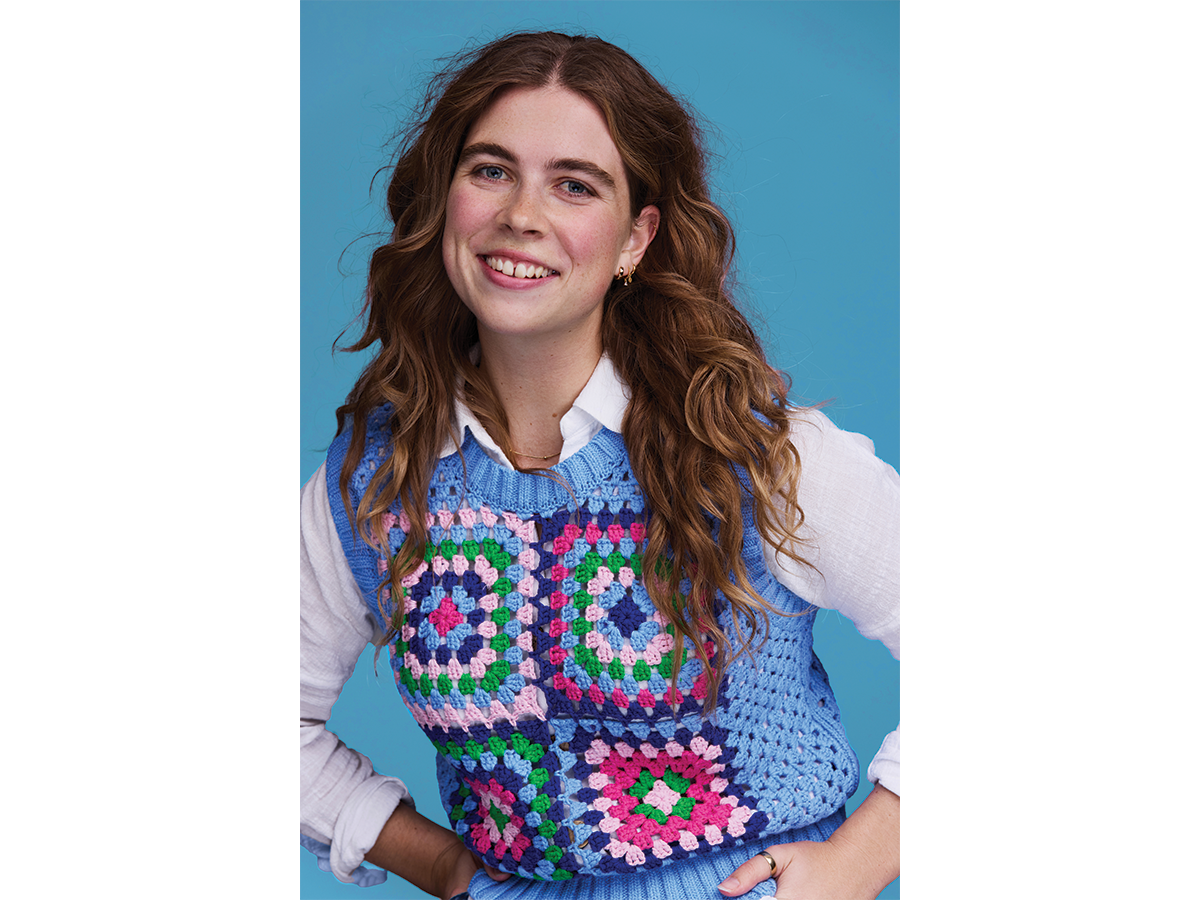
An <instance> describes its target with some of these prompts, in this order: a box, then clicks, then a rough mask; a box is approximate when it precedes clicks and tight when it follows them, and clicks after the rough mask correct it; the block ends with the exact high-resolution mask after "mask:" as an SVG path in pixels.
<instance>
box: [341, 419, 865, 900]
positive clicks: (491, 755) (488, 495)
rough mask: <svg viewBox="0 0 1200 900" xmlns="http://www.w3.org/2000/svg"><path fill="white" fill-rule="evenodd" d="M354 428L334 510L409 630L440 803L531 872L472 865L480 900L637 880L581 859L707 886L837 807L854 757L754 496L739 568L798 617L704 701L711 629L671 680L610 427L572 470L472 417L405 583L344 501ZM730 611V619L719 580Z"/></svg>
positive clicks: (389, 620) (647, 892) (642, 531)
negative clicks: (514, 448)
mask: <svg viewBox="0 0 1200 900" xmlns="http://www.w3.org/2000/svg"><path fill="white" fill-rule="evenodd" d="M387 415H388V410H387V409H386V408H384V409H381V410H379V411H377V412H376V413H375V414H373V415H372V417H371V418H370V420H369V421H368V424H367V447H366V452H365V453H364V456H363V460H362V461H361V462H360V464H359V465H358V467H357V468H356V470H355V472H354V473H353V476H352V478H351V484H350V493H351V505H352V508H356V507H357V505H358V503H359V502H360V501H361V499H362V497H363V493H364V492H365V490H366V486H367V484H368V482H369V481H370V478H371V477H372V475H373V474H374V472H375V470H376V468H377V467H378V466H379V464H380V463H382V462H383V461H385V460H386V458H387V453H388V439H389V434H388V430H387ZM347 445H348V435H342V436H341V437H339V438H338V439H337V440H336V441H335V442H334V444H333V446H332V447H331V449H330V451H329V456H328V460H327V467H328V473H327V474H328V488H329V495H330V506H331V508H332V509H333V514H334V519H335V522H336V524H337V527H338V532H339V535H340V537H341V540H342V544H343V548H344V549H345V552H346V556H347V559H348V560H349V562H350V567H351V570H352V571H353V573H354V576H355V578H356V580H357V581H358V583H359V585H360V587H361V588H362V591H363V594H364V596H365V597H366V598H367V602H368V605H369V606H370V607H371V609H372V612H373V613H374V615H375V616H376V617H377V619H378V620H379V622H380V625H381V626H382V627H383V628H384V629H385V630H386V629H387V628H388V627H389V625H394V626H395V627H396V629H397V634H396V635H395V639H394V640H393V642H392V644H391V651H392V667H393V671H394V673H395V676H396V684H397V688H398V690H399V692H400V694H401V696H402V697H403V699H404V702H405V704H406V705H407V706H408V708H409V710H410V711H411V712H412V714H413V716H414V718H415V719H416V721H417V722H418V724H419V725H420V726H421V727H422V729H423V730H424V731H425V733H426V734H427V735H428V736H429V738H430V740H431V741H432V742H433V744H434V746H435V747H436V748H437V750H438V780H439V785H440V788H441V794H442V802H443V804H444V806H445V808H446V811H447V814H448V815H449V817H450V821H451V823H452V825H453V827H454V828H455V829H456V830H457V831H458V833H459V834H460V835H462V837H463V839H464V840H465V841H466V843H467V844H468V846H470V847H471V848H472V849H473V850H474V851H475V852H476V853H478V854H479V855H480V856H481V857H483V858H484V859H485V860H486V861H487V862H488V863H490V864H491V865H493V866H496V867H497V868H500V869H503V870H505V871H509V872H513V873H515V874H516V875H519V876H521V877H520V878H516V879H509V880H508V881H506V882H502V883H497V884H494V885H493V884H491V883H490V880H489V881H488V883H484V882H482V881H480V880H479V879H476V883H475V884H473V885H472V893H473V894H474V895H475V896H476V897H477V898H478V900H499V898H500V896H501V894H503V896H504V897H505V898H509V897H515V896H517V895H518V894H519V895H520V896H521V897H526V896H528V897H529V900H540V898H541V897H542V896H546V897H550V896H553V897H556V898H558V897H568V896H569V897H579V898H601V897H607V896H628V890H629V887H628V883H627V882H625V881H624V880H621V879H617V880H613V881H610V880H609V879H606V878H591V877H580V876H604V875H610V874H632V873H643V877H639V878H638V879H637V890H636V893H637V895H638V896H639V897H640V898H646V900H655V898H661V900H666V898H671V897H684V896H686V897H699V896H707V895H708V894H709V893H711V895H712V896H714V897H716V896H719V895H718V894H717V893H716V892H715V885H716V884H717V883H718V882H719V881H721V880H722V878H724V877H725V875H727V874H728V873H729V872H731V871H732V870H733V869H734V868H735V867H736V866H737V865H738V864H739V863H740V862H741V861H744V859H747V858H749V857H750V856H752V855H753V854H754V853H756V852H757V851H758V850H759V849H762V848H763V847H766V846H768V845H770V844H772V843H781V842H784V841H792V840H823V839H824V838H825V837H827V836H828V834H829V833H831V832H832V830H833V829H834V828H836V827H837V825H838V824H840V822H841V821H842V820H843V818H844V815H843V813H842V808H843V806H844V804H845V801H846V799H847V798H848V797H849V796H850V795H851V794H852V793H853V792H854V790H855V789H856V788H857V786H858V761H857V759H856V758H855V755H854V752H853V751H852V750H851V748H850V746H849V743H848V742H847V740H846V736H845V732H844V730H843V728H842V726H841V721H840V715H839V713H838V709H837V704H836V702H835V700H834V696H833V692H832V691H831V690H830V687H829V681H828V678H827V676H826V674H825V671H824V669H823V668H822V667H821V664H820V662H819V660H818V659H817V657H816V656H815V655H814V654H813V652H812V619H813V617H812V615H805V614H802V613H805V612H806V610H807V609H808V607H807V604H805V603H804V601H803V600H801V599H800V598H799V597H797V596H795V595H794V594H792V593H791V592H789V591H788V590H787V589H786V588H784V587H783V586H782V585H780V584H779V583H778V582H777V581H776V580H775V579H774V578H773V577H772V576H771V574H770V572H769V570H768V569H767V566H766V562H765V560H764V558H763V554H762V543H761V540H760V539H759V537H758V536H757V534H756V532H755V531H754V528H753V521H752V519H751V518H750V516H749V506H748V504H747V505H746V506H745V507H744V509H743V519H744V524H745V527H746V535H747V537H746V540H745V542H744V547H743V559H744V562H745V565H746V570H747V573H748V575H749V578H750V580H751V582H752V583H753V585H754V587H755V589H756V590H757V591H758V592H759V594H761V595H762V596H763V597H764V598H765V599H767V600H768V601H770V602H771V603H773V604H774V605H775V606H776V608H778V609H780V610H782V611H783V612H785V613H791V615H783V616H772V618H771V633H770V639H769V640H768V642H767V643H766V644H765V645H764V646H763V647H762V649H761V650H759V651H758V652H757V653H756V654H755V655H754V656H753V658H750V657H747V656H743V657H742V658H740V659H739V660H738V661H737V662H736V663H734V664H733V665H732V666H731V667H730V668H729V670H728V672H727V674H726V676H725V678H724V680H723V682H722V684H721V685H720V689H719V691H718V701H719V702H718V708H717V711H716V712H715V713H714V714H713V715H711V716H704V715H703V714H702V707H703V703H704V699H705V696H706V694H707V690H708V688H707V683H706V680H705V676H704V673H703V664H702V662H701V659H700V656H699V654H701V653H707V654H709V655H711V654H712V652H713V645H712V643H711V642H710V641H705V642H704V646H702V647H697V646H695V645H694V644H693V643H692V642H691V641H690V640H687V639H686V638H684V639H683V641H682V643H683V650H684V661H683V665H682V667H681V670H680V673H679V677H678V679H677V682H676V685H675V686H674V687H672V686H671V685H670V674H671V660H672V655H673V649H674V646H675V640H676V636H675V635H674V633H673V629H671V628H670V627H668V626H667V624H666V622H665V620H664V619H663V618H662V616H661V615H660V614H659V613H658V612H657V610H656V609H655V608H654V605H653V603H652V602H651V601H650V598H649V595H648V594H647V592H646V589H645V586H644V585H643V583H642V578H641V572H642V564H643V561H642V552H643V550H644V548H645V537H646V522H647V520H648V517H649V515H650V514H651V513H650V511H649V510H647V509H646V508H645V504H644V501H643V497H642V493H641V489H640V487H639V486H638V484H637V481H636V479H635V478H634V477H633V475H632V474H631V472H630V469H629V459H628V455H627V454H626V452H625V447H624V444H623V442H622V440H621V438H620V436H619V435H617V434H615V433H613V432H611V431H607V430H602V431H601V432H600V433H599V434H598V435H597V436H596V437H595V438H594V439H593V440H592V441H591V442H590V443H589V444H588V445H587V446H586V447H585V448H584V449H582V450H581V451H579V452H578V453H576V454H574V455H572V456H571V457H569V458H568V459H566V460H564V461H563V462H562V463H560V464H559V465H557V466H555V467H554V468H553V470H552V471H553V472H554V473H555V474H556V475H557V477H558V479H561V482H560V481H559V480H555V479H551V478H546V477H544V476H539V475H527V474H523V473H519V472H514V471H512V470H510V469H506V468H504V467H503V466H500V465H498V464H496V463H495V461H493V460H492V459H491V458H490V457H488V455H487V454H486V453H485V452H484V451H483V450H482V448H481V447H480V446H479V444H478V443H477V442H476V441H475V440H474V439H473V437H472V436H471V435H470V434H469V432H468V434H467V436H466V440H465V441H464V444H463V448H462V454H463V455H462V460H460V459H459V457H457V456H451V457H447V458H446V459H443V460H441V462H440V463H439V464H438V466H437V468H436V470H435V474H434V477H433V481H432V484H431V485H430V490H429V515H428V518H427V528H428V531H429V546H428V548H427V552H426V555H425V559H424V561H423V562H421V564H420V565H419V567H418V568H417V570H416V571H415V572H413V573H412V574H410V575H409V576H407V577H406V578H405V579H403V581H402V584H403V588H404V592H403V596H401V597H399V598H395V597H392V596H391V595H390V592H389V591H387V590H383V591H382V592H378V591H377V589H378V588H379V587H380V585H381V584H383V583H386V580H387V567H388V564H389V562H390V559H389V558H388V557H386V556H384V555H382V554H380V553H379V552H377V551H375V550H373V549H372V548H371V547H370V546H368V545H367V544H366V543H365V542H364V541H363V540H362V539H361V538H358V537H357V536H356V535H355V534H354V533H353V530H352V527H351V516H350V515H348V514H347V512H346V510H345V509H344V507H343V504H342V501H341V497H340V494H339V492H338V488H337V481H338V474H339V472H340V467H341V463H342V460H343V459H344V456H345V450H346V447H347ZM464 461H465V470H464ZM568 486H569V489H568ZM384 525H385V527H386V530H387V540H388V544H389V549H390V551H391V554H395V552H396V551H397V550H399V549H400V548H401V547H402V546H403V543H404V540H405V537H406V535H407V533H408V532H409V530H411V523H410V522H409V521H408V519H407V517H406V516H405V515H404V514H403V512H402V510H401V509H400V506H399V504H398V503H397V504H395V505H394V506H393V508H392V511H391V512H390V513H389V514H388V515H387V516H385V521H384ZM682 589H683V590H684V591H685V592H686V590H687V589H688V585H687V583H686V582H685V583H684V585H683V586H682ZM717 608H718V610H719V611H720V612H719V616H718V620H719V622H720V624H721V627H722V628H723V629H725V630H726V633H727V634H733V633H734V631H733V628H734V623H733V619H732V616H731V614H730V611H729V607H728V603H727V602H726V600H725V598H724V597H723V596H720V595H718V599H717ZM746 624H747V623H745V622H742V626H743V628H745V626H746ZM714 850H715V851H717V852H716V853H715V854H714V853H713V851H714ZM706 860H707V861H706ZM718 873H723V874H718ZM555 882H559V884H555ZM701 884H704V885H707V887H706V888H705V889H704V890H705V893H696V892H695V891H698V890H700V887H699V886H700V885H701ZM770 885H771V883H770V882H768V883H766V885H765V886H761V888H760V889H756V891H755V892H754V893H751V894H748V895H747V896H751V897H754V896H764V895H768V894H769V893H770V892H771V890H772V888H771V886H770ZM547 891H549V893H546V892H547ZM613 891H616V892H617V893H615V894H614V893H612V892H613Z"/></svg>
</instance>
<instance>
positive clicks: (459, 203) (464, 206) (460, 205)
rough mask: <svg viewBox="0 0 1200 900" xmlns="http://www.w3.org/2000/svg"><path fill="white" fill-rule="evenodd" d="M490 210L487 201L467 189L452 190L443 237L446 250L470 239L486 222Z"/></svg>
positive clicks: (447, 205)
mask: <svg viewBox="0 0 1200 900" xmlns="http://www.w3.org/2000/svg"><path fill="white" fill-rule="evenodd" d="M487 218H488V211H487V208H486V204H485V203H481V202H480V200H479V198H477V197H474V198H473V197H472V195H471V194H470V193H468V192H465V191H457V190H451V191H450V194H449V195H448V196H447V197H446V232H445V237H444V239H443V244H444V245H445V248H446V252H447V253H449V252H451V248H452V247H453V246H454V245H457V244H461V243H462V242H464V241H466V240H469V239H470V237H471V236H472V235H473V234H475V233H476V232H477V231H478V230H479V229H480V227H481V226H482V225H483V223H484V222H486V221H487Z"/></svg>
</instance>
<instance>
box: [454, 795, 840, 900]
mask: <svg viewBox="0 0 1200 900" xmlns="http://www.w3.org/2000/svg"><path fill="white" fill-rule="evenodd" d="M845 821H846V812H845V809H840V810H838V811H837V812H836V813H834V814H833V815H831V816H829V817H828V818H825V819H822V820H821V821H820V822H814V823H813V824H811V825H806V826H804V827H803V828H796V829H794V830H792V831H785V832H782V833H780V834H772V835H767V836H766V837H763V838H759V839H757V840H753V841H746V842H745V843H742V844H739V845H736V846H733V847H730V848H729V849H726V848H725V847H724V846H718V847H717V848H716V849H714V850H713V851H712V852H711V853H700V854H696V855H695V856H691V857H688V858H687V859H680V860H677V861H675V862H672V863H668V864H667V865H665V866H660V867H659V868H657V869H650V870H648V871H645V872H635V873H633V874H631V875H595V876H588V875H580V876H577V877H575V878H572V879H570V880H569V881H536V880H533V879H530V878H521V877H520V876H517V875H514V876H513V877H512V878H509V879H508V880H507V881H492V879H491V878H490V877H488V875H487V873H486V872H484V871H483V870H482V869H481V870H480V871H479V872H478V873H477V874H476V875H475V877H474V878H473V879H472V880H471V900H724V897H725V895H724V894H722V893H721V892H720V891H718V890H717V885H718V884H720V883H721V882H722V881H724V880H725V879H726V878H728V877H729V876H730V875H731V874H733V870H734V869H736V868H737V867H738V866H740V865H741V864H742V863H744V862H745V861H746V860H748V859H749V858H750V857H752V856H754V855H755V854H756V853H758V852H759V851H760V850H766V849H767V848H768V847H770V846H772V845H774V844H790V843H793V842H795V841H824V840H827V839H828V838H829V836H830V835H831V834H833V832H834V831H835V830H836V829H837V827H838V826H839V825H841V824H842V823H843V822H845ZM775 891H776V886H775V879H773V878H768V879H767V880H766V881H764V882H762V883H761V884H758V885H755V886H754V887H753V888H751V889H750V890H749V891H747V892H746V893H745V894H742V895H741V897H742V898H743V900H759V898H762V897H770V896H772V895H774V893H775Z"/></svg>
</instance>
